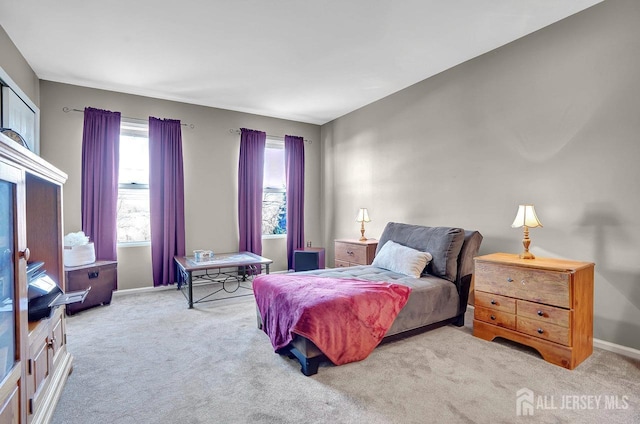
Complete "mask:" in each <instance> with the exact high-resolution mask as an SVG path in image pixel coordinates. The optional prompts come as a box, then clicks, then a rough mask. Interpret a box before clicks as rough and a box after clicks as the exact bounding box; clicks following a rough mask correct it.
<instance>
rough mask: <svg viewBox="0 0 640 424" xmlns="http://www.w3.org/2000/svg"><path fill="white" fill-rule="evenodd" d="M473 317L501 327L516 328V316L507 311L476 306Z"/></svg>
mask: <svg viewBox="0 0 640 424" xmlns="http://www.w3.org/2000/svg"><path fill="white" fill-rule="evenodd" d="M473 317H474V318H475V319H477V320H479V321H484V322H488V323H489V324H493V325H497V326H499V327H504V328H510V329H512V330H515V329H516V316H515V315H514V314H510V313H507V312H502V311H496V310H492V309H487V308H483V307H480V306H476V307H475V311H474V314H473Z"/></svg>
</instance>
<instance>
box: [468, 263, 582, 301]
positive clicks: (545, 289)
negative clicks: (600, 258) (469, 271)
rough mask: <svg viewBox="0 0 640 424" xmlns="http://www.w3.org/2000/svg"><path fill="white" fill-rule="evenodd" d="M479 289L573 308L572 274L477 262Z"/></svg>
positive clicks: (476, 283)
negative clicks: (571, 292) (571, 294)
mask: <svg viewBox="0 0 640 424" xmlns="http://www.w3.org/2000/svg"><path fill="white" fill-rule="evenodd" d="M474 278H475V289H476V290H479V291H485V292H490V293H496V294H501V295H503V296H508V297H514V298H518V299H525V300H530V301H533V302H540V303H545V304H548V305H554V306H560V307H562V308H570V306H571V296H570V289H571V287H570V281H571V275H570V274H569V273H568V272H558V271H549V270H542V269H533V268H525V267H517V266H511V265H503V264H493V263H485V262H477V263H476V268H475V277H474Z"/></svg>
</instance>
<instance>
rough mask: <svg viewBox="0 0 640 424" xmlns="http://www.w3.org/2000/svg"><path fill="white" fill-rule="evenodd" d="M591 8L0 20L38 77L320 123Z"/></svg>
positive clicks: (85, 12) (388, 4) (249, 10)
mask: <svg viewBox="0 0 640 424" xmlns="http://www.w3.org/2000/svg"><path fill="white" fill-rule="evenodd" d="M600 1H602V0H395V1H392V0H316V1H303V0H271V1H267V0H235V1H233V0H227V1H223V0H182V1H167V0H110V1H90V0H58V1H49V0H40V1H37V0H0V25H2V27H3V28H4V30H5V31H6V32H7V34H9V37H10V38H11V39H12V41H13V42H14V44H15V45H16V46H17V47H18V49H19V50H20V52H21V53H22V54H23V55H24V57H25V58H26V60H27V61H28V62H29V64H30V65H31V67H32V68H33V70H34V71H35V73H36V74H37V75H38V77H39V78H40V79H44V80H50V81H56V82H63V83H69V84H75V85H80V86H86V87H93V88H101V89H106V90H113V91H120V92H125V93H131V94H140V95H145V96H150V97H156V98H161V99H168V100H175V101H181V102H186V103H193V104H198V105H205V106H212V107H218V108H223V109H230V110H236V111H242V112H249V113H255V114H260V115H266V116H272V117H277V118H285V119H291V120H295V121H301V122H308V123H313V124H324V123H326V122H328V121H330V120H333V119H335V118H337V117H339V116H342V115H344V114H346V113H348V112H351V111H353V110H355V109H357V108H359V107H362V106H364V105H366V104H368V103H371V102H373V101H375V100H378V99H380V98H382V97H385V96H387V95H389V94H391V93H394V92H396V91H398V90H401V89H403V88H405V87H408V86H409V85H411V84H414V83H416V82H418V81H421V80H423V79H425V78H428V77H430V76H432V75H435V74H437V73H439V72H441V71H443V70H445V69H448V68H451V67H453V66H455V65H457V64H460V63H462V62H464V61H466V60H469V59H471V58H473V57H476V56H479V55H481V54H483V53H486V52H488V51H490V50H493V49H495V48H497V47H499V46H502V45H504V44H506V43H509V42H511V41H513V40H515V39H517V38H520V37H522V36H524V35H526V34H529V33H531V32H533V31H536V30H538V29H540V28H542V27H545V26H547V25H549V24H551V23H553V22H556V21H558V20H560V19H563V18H565V17H567V16H569V15H572V14H574V13H577V12H579V11H581V10H583V9H585V8H587V7H589V6H592V5H594V4H596V3H599V2H600ZM74 106H76V105H74ZM77 106H79V107H80V106H85V105H77Z"/></svg>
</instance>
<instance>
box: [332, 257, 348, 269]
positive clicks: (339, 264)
mask: <svg viewBox="0 0 640 424" xmlns="http://www.w3.org/2000/svg"><path fill="white" fill-rule="evenodd" d="M335 263H336V266H335V267H336V268H347V267H350V266H351V264H349V262H345V261H339V260H337V259H336V261H335Z"/></svg>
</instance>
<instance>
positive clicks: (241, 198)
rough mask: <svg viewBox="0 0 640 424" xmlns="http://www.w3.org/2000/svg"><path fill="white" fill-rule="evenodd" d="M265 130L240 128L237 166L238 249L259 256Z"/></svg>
mask: <svg viewBox="0 0 640 424" xmlns="http://www.w3.org/2000/svg"><path fill="white" fill-rule="evenodd" d="M266 142H267V133H265V132H262V131H254V130H248V129H245V128H241V135H240V163H239V166H238V227H239V230H240V243H239V245H238V249H239V251H240V252H244V251H247V252H253V253H255V254H256V255H262V180H263V172H264V149H265V145H266Z"/></svg>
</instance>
